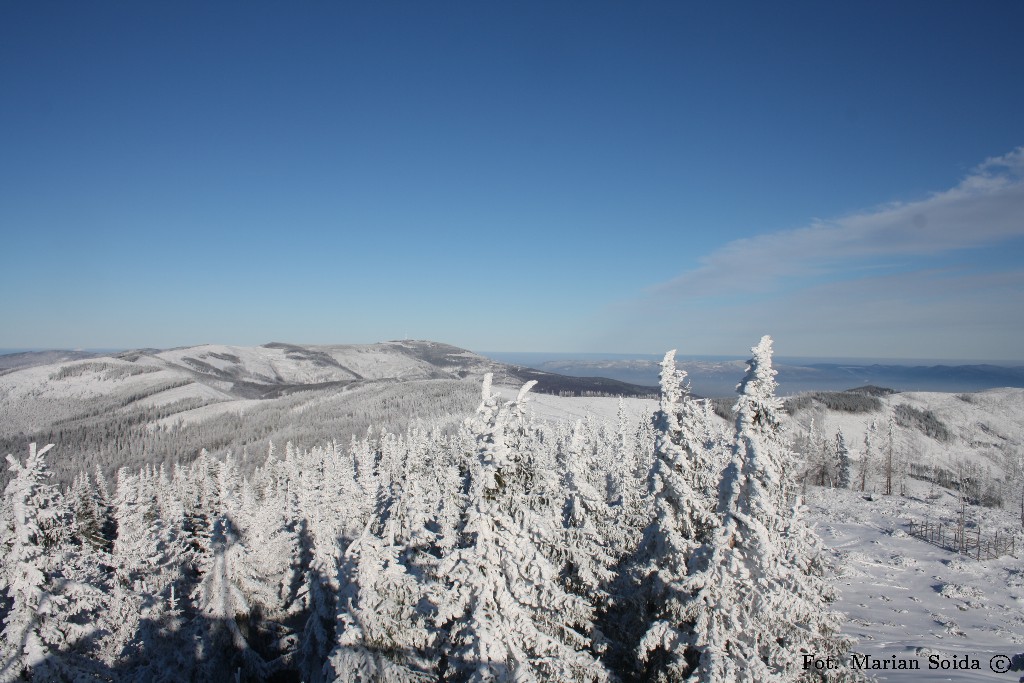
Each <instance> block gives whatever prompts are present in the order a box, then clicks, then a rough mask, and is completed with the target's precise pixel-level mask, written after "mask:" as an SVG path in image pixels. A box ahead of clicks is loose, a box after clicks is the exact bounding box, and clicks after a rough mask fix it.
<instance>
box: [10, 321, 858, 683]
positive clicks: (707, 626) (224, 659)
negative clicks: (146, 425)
mask: <svg viewBox="0 0 1024 683" xmlns="http://www.w3.org/2000/svg"><path fill="white" fill-rule="evenodd" d="M774 374H775V372H774V370H772V366H771V340H770V339H769V338H768V337H765V338H763V339H762V340H761V342H760V343H759V344H758V345H757V346H756V347H754V349H753V357H752V359H751V360H750V362H749V368H748V371H747V374H746V377H745V378H743V381H742V382H741V384H740V385H739V388H738V391H739V399H738V401H737V402H736V404H735V407H734V414H735V429H734V430H733V431H732V432H728V433H727V432H724V431H723V430H722V429H721V427H720V425H721V423H720V422H719V421H718V420H717V419H716V418H713V416H712V412H711V411H712V409H711V407H710V406H709V404H708V403H706V402H702V401H695V400H693V399H692V398H691V397H690V396H689V395H688V391H687V386H686V383H685V373H682V372H680V371H678V370H677V369H676V366H675V363H674V356H673V353H672V352H670V353H669V354H667V355H666V357H665V360H664V362H663V364H662V375H661V377H662V381H661V402H660V407H659V409H658V411H657V412H656V413H655V414H654V415H653V416H650V417H647V418H644V419H641V420H639V421H638V422H637V421H635V420H634V419H631V418H630V417H629V416H628V415H627V413H626V411H625V410H622V409H620V411H619V418H618V420H617V422H616V423H614V424H608V423H604V422H599V421H597V420H594V419H586V420H580V421H578V422H576V423H574V424H558V425H551V424H548V423H543V422H540V421H537V420H536V419H534V418H533V417H532V415H531V413H530V411H529V408H528V398H529V396H528V392H529V390H530V388H531V384H532V383H528V384H527V385H526V386H524V387H523V388H522V390H521V391H520V392H519V395H518V396H517V397H516V398H515V399H513V400H502V399H501V398H500V397H498V396H496V395H495V394H493V393H492V388H491V383H490V376H488V378H487V379H486V380H485V381H484V384H483V390H482V400H481V402H480V406H479V408H478V409H477V411H476V413H475V415H473V416H472V417H471V418H469V419H467V420H466V421H465V423H464V424H463V425H462V426H461V427H460V428H459V429H457V430H452V429H441V428H427V427H423V426H412V427H410V428H409V429H408V430H407V431H405V432H404V433H403V434H401V435H396V434H393V433H387V432H384V433H380V432H373V431H371V432H368V433H367V434H366V435H365V437H363V438H358V439H357V438H353V439H352V440H351V441H350V442H349V443H346V444H339V443H336V442H331V443H328V444H326V445H322V446H317V447H313V448H311V449H309V450H304V449H300V448H296V447H294V446H292V445H291V444H290V443H289V444H288V445H287V446H286V447H285V448H284V449H283V452H279V451H277V450H275V449H274V448H273V447H271V449H270V451H269V453H267V454H266V457H265V459H261V462H260V463H259V464H258V466H256V467H252V468H249V467H245V466H244V463H240V462H239V461H238V460H236V458H235V457H234V456H232V455H231V454H230V453H228V454H226V455H224V456H223V457H220V458H215V457H213V456H211V455H210V454H208V453H207V452H206V451H203V452H202V453H201V454H200V456H199V457H198V458H196V459H195V460H194V461H192V462H191V463H189V464H188V465H179V466H173V467H167V466H159V467H156V466H153V467H146V468H144V469H142V470H141V471H136V472H130V471H127V470H125V469H122V470H121V471H119V472H118V473H117V477H116V482H113V485H111V484H109V483H108V481H107V477H106V476H105V475H104V473H103V472H102V471H101V470H98V469H95V468H94V469H93V470H91V471H88V472H82V473H81V474H79V476H78V477H77V478H76V479H75V480H74V484H73V485H72V486H70V487H68V488H66V489H65V490H63V491H62V490H60V489H59V488H58V487H57V486H56V485H54V484H53V483H52V482H51V481H50V480H49V472H48V470H47V463H46V456H47V455H48V454H50V453H52V452H54V451H59V450H61V449H63V450H68V451H73V450H74V448H75V445H74V444H73V443H61V444H58V446H56V447H51V446H49V445H47V446H45V447H41V448H37V446H36V445H35V444H33V445H32V446H31V448H30V449H29V453H28V457H27V459H25V460H22V459H20V458H17V457H14V456H8V461H9V464H10V468H11V472H10V477H11V479H10V483H9V484H8V486H7V487H6V492H5V493H6V495H5V497H4V502H3V507H2V512H0V515H2V516H0V548H2V553H0V557H2V559H0V600H2V603H0V614H2V616H3V637H2V643H0V647H2V649H0V681H15V680H26V679H28V680H34V681H50V680H59V681H63V680H67V681H86V680H89V681H190V680H210V681H220V680H223V681H227V680H238V681H271V680H274V681H288V680H291V681H299V680H302V681H308V682H310V683H314V682H317V681H360V682H369V681H399V682H403V681H409V682H413V681H479V682H484V681H560V682H561V681H578V682H585V681H595V682H596V681H684V680H694V681H759V682H762V683H764V682H769V681H794V680H815V681H819V680H820V681H825V680H828V681H845V680H856V678H857V677H856V672H854V671H851V670H849V669H847V668H844V666H843V665H841V666H840V667H839V668H836V669H829V670H816V669H813V668H811V669H810V670H804V668H803V665H802V662H803V660H802V655H803V654H805V653H813V654H815V655H817V656H818V657H820V658H825V657H831V658H833V659H834V660H835V661H837V662H843V661H844V656H845V654H846V653H847V651H848V650H849V648H850V646H851V643H850V642H849V641H848V640H847V639H845V638H844V637H843V636H841V635H840V633H839V627H840V616H839V614H838V613H836V612H834V611H832V610H830V607H829V605H830V603H831V602H832V601H833V599H834V595H835V593H834V592H833V590H832V589H831V588H830V586H829V585H828V581H827V577H826V567H825V565H824V563H823V555H822V549H821V547H820V545H819V542H818V541H817V539H816V537H815V535H814V534H813V532H812V531H811V529H810V527H809V526H808V524H807V523H806V522H805V521H804V518H803V508H802V506H801V503H800V498H799V495H798V493H799V487H800V479H801V475H802V472H801V471H800V467H799V466H798V462H797V460H796V458H795V457H794V455H793V453H791V451H790V450H789V447H788V445H787V440H786V436H785V435H784V434H783V433H782V429H781V422H780V411H781V409H782V406H781V402H780V401H779V400H778V399H777V398H776V397H775V381H774ZM838 447H841V448H845V445H843V443H842V440H841V438H840V440H839V442H838ZM849 468H850V465H849V461H848V459H847V461H846V464H845V465H842V471H841V472H840V476H841V477H842V478H843V480H844V481H846V482H847V483H848V484H849V483H850V481H851V479H852V477H853V474H852V473H851V471H850V469H849ZM250 470H251V474H245V473H246V472H249V471H250Z"/></svg>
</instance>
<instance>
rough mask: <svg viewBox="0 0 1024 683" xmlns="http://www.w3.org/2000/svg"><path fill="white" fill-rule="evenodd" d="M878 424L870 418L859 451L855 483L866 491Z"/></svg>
mask: <svg viewBox="0 0 1024 683" xmlns="http://www.w3.org/2000/svg"><path fill="white" fill-rule="evenodd" d="M877 429H878V426H877V425H876V424H875V421H874V420H872V421H871V424H870V425H868V428H867V430H866V431H865V432H864V452H863V453H861V458H860V463H859V464H858V465H857V483H858V484H857V485H858V487H859V489H860V491H862V492H863V491H866V490H867V487H868V479H869V477H871V474H872V472H873V470H874V468H875V451H874V439H875V431H876V430H877Z"/></svg>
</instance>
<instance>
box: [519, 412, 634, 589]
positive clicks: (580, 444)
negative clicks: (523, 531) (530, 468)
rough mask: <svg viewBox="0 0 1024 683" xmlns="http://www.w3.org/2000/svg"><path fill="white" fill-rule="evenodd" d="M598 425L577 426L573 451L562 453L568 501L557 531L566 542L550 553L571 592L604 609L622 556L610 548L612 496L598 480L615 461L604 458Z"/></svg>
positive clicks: (555, 523) (570, 445) (563, 492)
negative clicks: (608, 494)
mask: <svg viewBox="0 0 1024 683" xmlns="http://www.w3.org/2000/svg"><path fill="white" fill-rule="evenodd" d="M595 427H596V425H595V424H594V423H593V422H582V421H580V422H577V423H576V425H575V427H574V428H573V430H572V432H571V433H572V437H571V438H570V439H569V441H568V443H567V444H566V445H567V446H568V448H567V449H566V451H565V452H564V453H562V454H561V458H560V460H561V463H562V469H563V476H562V478H561V492H560V495H558V496H557V498H558V499H563V498H564V503H563V504H562V510H561V519H560V520H552V527H555V528H560V529H561V538H562V540H561V542H559V543H557V544H556V546H555V547H554V548H553V549H554V550H555V552H554V553H553V554H552V553H547V554H548V556H549V557H552V558H553V559H555V560H556V561H557V562H558V563H559V564H561V565H562V567H563V569H562V583H563V585H564V586H565V588H566V589H568V590H569V591H572V592H573V593H576V594H577V595H580V596H583V597H584V598H588V599H589V600H590V601H591V602H592V603H593V604H594V606H595V607H602V606H603V603H604V601H605V600H606V598H607V595H608V593H607V591H606V587H607V584H608V583H609V582H610V581H611V580H612V579H613V578H614V576H615V573H614V572H613V571H612V567H613V566H614V564H615V562H616V559H617V557H616V555H615V554H613V552H612V550H611V548H610V547H609V540H608V536H609V535H611V533H613V532H612V523H611V517H610V512H609V510H608V506H607V504H606V501H605V499H606V498H607V493H606V492H605V491H603V490H601V488H600V487H599V486H600V485H599V483H598V482H596V481H595V479H597V478H598V477H600V478H602V479H603V478H605V473H607V472H608V471H609V470H608V466H607V462H608V461H610V460H611V457H610V455H609V456H608V457H606V458H601V457H600V454H599V450H600V448H599V446H598V445H599V444H601V443H602V438H601V436H602V435H601V434H599V433H596V431H595ZM604 443H605V444H607V445H609V446H610V445H612V439H610V438H609V439H605V440H604ZM535 471H536V470H535ZM537 473H538V475H540V474H542V472H537ZM595 475H597V476H595ZM538 478H540V477H538ZM554 493H555V492H554V491H552V492H551V494H554ZM549 497H550V498H556V496H555V495H550V496H549ZM537 511H538V512H539V513H541V514H542V515H544V516H545V517H550V516H551V513H553V512H554V510H544V509H542V508H541V509H538V510H537ZM545 513H546V514H545ZM558 522H560V524H559V523H558Z"/></svg>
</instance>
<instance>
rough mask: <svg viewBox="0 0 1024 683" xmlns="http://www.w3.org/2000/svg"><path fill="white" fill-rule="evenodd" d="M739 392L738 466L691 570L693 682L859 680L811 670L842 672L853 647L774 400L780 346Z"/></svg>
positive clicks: (765, 342) (767, 347)
mask: <svg viewBox="0 0 1024 683" xmlns="http://www.w3.org/2000/svg"><path fill="white" fill-rule="evenodd" d="M752 352H753V357H752V358H751V360H750V361H749V366H748V370H747V374H746V377H745V378H744V379H743V381H742V382H741V383H740V385H739V386H738V387H737V389H738V391H739V400H738V401H737V403H736V408H735V410H736V435H735V441H734V443H733V457H732V461H731V462H730V464H729V466H728V467H727V468H726V470H725V473H724V475H723V477H722V481H721V485H720V487H719V498H718V507H717V515H718V517H719V519H720V525H719V527H718V529H717V530H716V531H715V533H714V534H713V535H712V537H711V539H710V542H709V543H707V544H705V546H704V547H703V548H701V550H700V551H699V552H698V553H695V555H694V557H693V560H692V561H691V563H690V564H691V575H690V577H689V578H688V580H687V588H688V593H689V596H690V597H689V598H688V599H687V601H686V604H685V606H684V614H685V615H686V617H685V620H686V622H687V623H689V624H691V629H692V631H691V636H690V639H689V643H688V644H689V646H690V647H691V648H693V651H694V655H693V657H692V661H694V663H695V667H694V669H693V670H692V671H690V672H687V678H685V679H684V678H680V679H679V680H698V681H702V682H704V683H712V682H714V683H719V682H721V683H724V682H726V681H729V682H732V681H737V682H742V681H750V682H757V683H771V682H773V681H776V682H779V683H781V682H783V681H804V680H807V681H811V680H822V681H848V680H856V679H857V674H856V672H855V671H852V670H850V669H849V668H846V667H845V666H843V665H841V666H840V668H838V669H831V670H824V671H820V670H814V669H811V670H804V669H803V660H802V655H803V654H804V653H816V654H817V655H818V656H819V657H831V658H833V659H835V660H836V661H839V662H842V661H843V660H844V657H845V655H846V653H847V651H848V649H849V647H850V645H851V642H850V641H849V640H848V639H846V638H845V637H843V636H842V635H840V633H839V628H840V626H841V615H840V614H839V613H837V612H833V611H831V610H830V609H829V604H830V603H831V602H832V601H833V600H834V597H835V592H834V589H833V588H832V587H831V586H830V585H829V584H828V583H827V581H826V579H825V577H824V568H823V563H822V560H821V556H820V546H819V545H817V544H816V543H815V542H813V538H814V535H813V532H812V531H811V530H810V528H809V527H808V526H807V524H806V523H805V522H804V521H803V520H802V519H801V517H800V502H799V499H797V500H796V502H795V503H793V502H792V501H791V497H792V494H793V493H794V490H793V489H794V482H793V481H792V476H793V467H792V456H791V454H790V452H789V450H788V447H787V444H786V442H785V440H784V436H783V433H782V426H781V422H780V410H781V402H780V401H779V400H778V399H777V398H776V396H775V387H776V383H775V379H774V377H775V374H776V373H775V370H773V369H772V358H771V356H772V340H771V338H770V337H767V336H765V337H762V338H761V341H760V343H759V344H758V345H757V346H755V347H754V348H753V349H752Z"/></svg>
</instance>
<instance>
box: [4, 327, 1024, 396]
mask: <svg viewBox="0 0 1024 683" xmlns="http://www.w3.org/2000/svg"><path fill="white" fill-rule="evenodd" d="M237 349H264V351H263V352H255V351H243V352H241V353H240V354H239V353H236V352H235V351H234V350H237ZM268 354H270V355H274V354H279V355H281V356H282V358H281V360H280V362H277V363H276V366H280V368H277V367H276V366H275V363H274V362H273V361H272V360H270V359H269V357H267V358H264V356H268ZM243 356H244V358H243ZM250 356H251V357H250ZM102 357H112V358H116V359H124V360H132V361H137V360H140V359H145V361H144V362H147V363H149V362H153V361H156V360H157V359H162V360H163V361H165V362H168V363H171V364H173V365H176V366H179V367H181V368H183V369H186V370H187V371H188V372H189V373H190V374H191V375H192V376H193V377H197V378H199V379H201V380H212V381H217V382H220V383H222V384H221V386H223V383H228V384H230V387H231V390H230V393H231V394H233V395H235V396H238V397H240V398H261V397H268V398H269V397H272V396H273V395H280V394H282V393H288V392H294V391H301V390H303V389H307V388H309V387H321V388H322V387H325V386H329V385H330V384H332V383H337V384H338V385H339V386H341V385H348V384H353V383H356V384H358V383H360V382H366V381H374V380H382V379H389V380H395V379H399V380H400V379H403V378H405V379H430V378H463V377H468V376H471V375H472V376H482V374H483V373H485V372H492V373H494V375H495V380H496V381H500V382H504V383H508V384H514V383H516V382H527V381H530V380H537V381H538V385H537V387H536V388H535V391H540V392H544V393H564V394H567V395H577V396H578V395H585V394H592V395H593V394H604V395H622V396H650V395H654V394H655V393H656V391H657V390H656V387H657V385H658V379H659V377H658V375H659V372H660V362H661V356H657V355H644V354H636V355H626V354H569V353H560V354H558V353H528V352H483V353H479V354H477V353H473V352H471V351H467V350H465V349H461V348H458V347H455V346H451V345H448V344H442V343H438V342H430V341H418V340H401V341H391V342H381V343H379V344H364V345H353V344H349V345H298V344H285V343H279V342H274V343H270V344H265V345H263V346H262V347H235V346H230V347H229V346H223V347H222V346H220V345H201V346H193V347H183V348H178V349H167V350H158V349H135V350H128V351H111V350H106V349H104V350H13V351H9V352H2V353H0V374H7V373H10V372H13V371H17V370H19V369H24V368H28V367H33V366H40V365H51V364H58V363H62V362H73V361H81V360H87V359H96V358H102ZM370 358H373V359H374V360H373V361H372V362H370V361H369V359H370ZM353 359H359V360H358V361H356V362H354V364H353V362H352V361H353ZM346 363H349V364H350V365H351V367H350V366H349V365H346ZM362 363H369V365H368V367H372V368H374V369H373V370H371V371H369V372H368V373H366V372H360V371H359V367H361V364H362ZM677 364H678V367H679V368H680V369H681V370H685V371H686V372H687V379H688V380H689V382H690V386H691V390H692V391H693V393H694V394H696V395H698V396H709V397H717V396H731V395H733V394H734V392H735V388H736V383H737V381H738V378H740V377H742V376H743V372H744V369H745V367H746V359H744V358H739V357H730V356H677ZM300 367H301V368H303V369H302V370H299V368H300ZM254 368H255V369H254ZM260 368H262V371H261V370H260ZM287 368H292V370H288V369H287ZM775 368H776V369H777V370H778V373H779V374H778V377H777V378H776V379H777V381H778V382H779V394H780V395H792V394H796V393H800V392H803V391H841V390H845V389H852V388H857V387H863V386H866V385H872V386H883V387H887V388H890V389H893V390H895V391H940V392H971V391H983V390H985V389H993V388H999V387H1017V388H1024V365H1022V364H1014V363H968V362H963V363H959V362H955V361H951V362H942V363H938V364H937V363H935V362H934V361H931V362H929V361H914V360H896V359H893V360H890V359H887V360H884V361H868V360H856V359H851V360H847V359H825V360H823V359H815V358H786V357H779V358H777V359H776V364H775ZM282 369H283V374H282ZM364 370H365V368H364Z"/></svg>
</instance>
